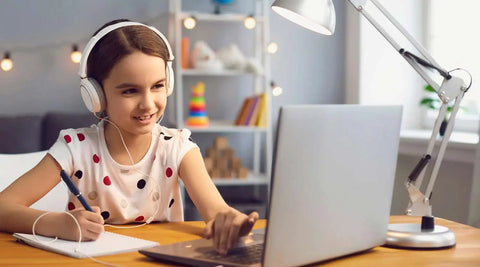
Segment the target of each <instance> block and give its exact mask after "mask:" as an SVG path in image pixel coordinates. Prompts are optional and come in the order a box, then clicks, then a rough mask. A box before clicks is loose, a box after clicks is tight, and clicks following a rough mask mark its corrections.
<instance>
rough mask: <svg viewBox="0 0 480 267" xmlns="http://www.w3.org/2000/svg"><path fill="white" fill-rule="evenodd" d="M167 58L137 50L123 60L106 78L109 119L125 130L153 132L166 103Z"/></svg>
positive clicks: (104, 88)
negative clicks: (165, 60)
mask: <svg viewBox="0 0 480 267" xmlns="http://www.w3.org/2000/svg"><path fill="white" fill-rule="evenodd" d="M165 77H166V76H165V62H164V60H163V59H162V58H160V57H156V56H150V55H147V54H144V53H142V52H139V51H137V52H134V53H132V54H130V55H128V56H126V57H124V58H123V59H122V60H120V61H119V62H118V63H117V64H116V65H115V66H114V67H113V68H112V70H111V71H110V74H109V76H108V77H107V78H106V79H105V80H104V81H103V90H104V92H105V97H106V103H107V104H106V111H107V115H108V117H109V120H111V121H112V122H114V123H115V124H116V125H117V126H118V127H119V128H120V129H121V130H122V132H123V133H125V134H131V135H143V134H150V133H151V132H152V129H153V126H154V124H155V123H156V122H157V121H158V120H159V119H160V116H161V115H162V114H163V112H164V110H165V105H166V104H167V88H166V80H165Z"/></svg>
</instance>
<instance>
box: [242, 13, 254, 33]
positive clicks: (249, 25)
mask: <svg viewBox="0 0 480 267" xmlns="http://www.w3.org/2000/svg"><path fill="white" fill-rule="evenodd" d="M243 24H244V25H245V28H247V29H249V30H251V29H253V28H255V26H256V25H257V22H256V21H255V19H254V18H253V17H252V16H249V17H247V18H246V19H245V21H244V22H243Z"/></svg>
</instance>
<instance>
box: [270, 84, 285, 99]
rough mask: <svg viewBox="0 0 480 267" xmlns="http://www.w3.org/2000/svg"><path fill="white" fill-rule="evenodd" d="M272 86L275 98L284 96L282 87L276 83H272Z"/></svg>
mask: <svg viewBox="0 0 480 267" xmlns="http://www.w3.org/2000/svg"><path fill="white" fill-rule="evenodd" d="M270 86H271V87H272V95H273V96H279V95H281V94H283V89H282V87H280V86H278V85H276V84H275V83H274V82H271V83H270Z"/></svg>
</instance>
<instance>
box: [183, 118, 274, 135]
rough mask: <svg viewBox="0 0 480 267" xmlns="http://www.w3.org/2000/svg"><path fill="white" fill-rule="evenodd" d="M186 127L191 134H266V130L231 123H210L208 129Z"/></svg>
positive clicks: (185, 125)
mask: <svg viewBox="0 0 480 267" xmlns="http://www.w3.org/2000/svg"><path fill="white" fill-rule="evenodd" d="M184 127H186V128H188V129H189V130H190V131H191V132H206V133H213V132H233V133H238V132H266V131H267V130H266V129H265V128H260V127H255V126H236V125H233V123H232V122H230V121H210V125H209V126H208V127H194V126H188V125H187V124H184Z"/></svg>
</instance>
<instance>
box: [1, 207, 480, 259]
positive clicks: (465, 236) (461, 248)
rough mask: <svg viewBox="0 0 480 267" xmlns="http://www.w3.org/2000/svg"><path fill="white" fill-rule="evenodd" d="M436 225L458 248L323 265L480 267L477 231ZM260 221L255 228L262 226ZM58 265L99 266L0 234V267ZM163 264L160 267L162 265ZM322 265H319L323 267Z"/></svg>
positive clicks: (189, 233)
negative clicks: (451, 236)
mask: <svg viewBox="0 0 480 267" xmlns="http://www.w3.org/2000/svg"><path fill="white" fill-rule="evenodd" d="M390 222H391V223H406V222H407V223H408V222H415V223H416V222H418V218H415V217H408V216H392V217H391V218H390ZM436 222H437V224H439V225H443V226H446V227H448V228H450V229H451V230H452V231H453V232H454V233H455V237H456V240H457V245H456V246H455V247H453V248H451V249H446V250H402V249H392V248H386V247H376V248H374V249H373V250H371V251H368V252H365V253H361V254H357V255H352V256H347V257H343V258H340V259H336V260H333V261H329V262H326V263H324V265H325V266H480V229H478V228H474V227H471V226H467V225H463V224H460V223H456V222H452V221H448V220H443V219H436ZM265 223H266V222H265V220H260V221H258V222H257V224H256V225H255V228H261V227H264V226H265ZM203 227H204V223H203V222H181V223H157V224H151V225H147V226H144V227H140V228H134V229H113V228H108V229H107V230H108V231H111V232H115V233H119V234H124V235H130V236H134V237H138V238H143V239H148V240H152V241H157V242H160V243H161V244H170V243H175V242H180V241H187V240H192V239H198V238H201V236H202V231H203ZM96 259H99V260H102V261H105V262H108V263H112V264H118V265H122V266H133V265H135V266H169V265H165V264H162V263H159V262H154V261H151V260H150V259H148V258H147V257H145V256H143V255H141V254H140V253H138V252H131V253H124V254H119V255H113V256H103V257H97V258H96ZM4 264H5V265H6V266H11V265H17V266H18V265H24V266H32V265H58V266H64V265H68V266H82V267H83V266H99V265H98V263H95V262H93V261H92V260H90V259H74V258H69V257H66V256H62V255H59V254H55V253H52V252H48V251H44V250H41V249H37V248H33V247H30V246H27V245H24V244H21V243H18V242H15V238H13V236H12V235H9V234H6V233H0V266H1V265H4ZM161 264H162V265H161ZM324 265H322V266H324Z"/></svg>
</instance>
